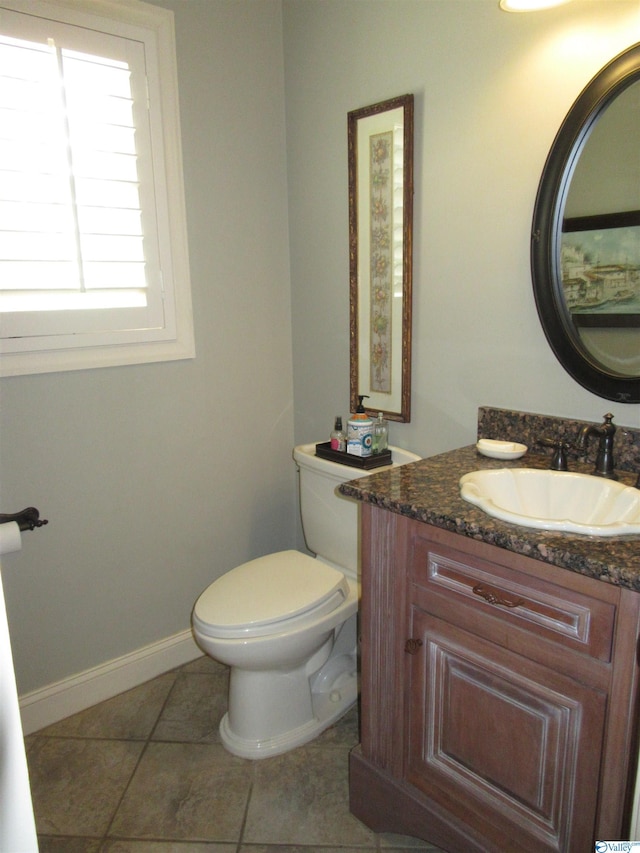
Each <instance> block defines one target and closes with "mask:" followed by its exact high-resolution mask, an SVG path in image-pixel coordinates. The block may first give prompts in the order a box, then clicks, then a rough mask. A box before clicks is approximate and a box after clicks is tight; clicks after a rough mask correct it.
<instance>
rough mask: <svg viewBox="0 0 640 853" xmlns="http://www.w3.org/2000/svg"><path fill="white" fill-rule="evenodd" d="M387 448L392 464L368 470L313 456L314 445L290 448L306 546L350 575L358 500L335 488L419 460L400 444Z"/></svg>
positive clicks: (353, 573) (355, 545)
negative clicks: (294, 464)
mask: <svg viewBox="0 0 640 853" xmlns="http://www.w3.org/2000/svg"><path fill="white" fill-rule="evenodd" d="M389 449H390V450H391V455H392V459H393V463H392V465H391V466H385V467H383V468H375V469H373V470H371V471H363V470H361V469H359V468H351V467H349V466H348V465H340V464H339V463H338V462H331V461H330V460H328V459H321V458H320V457H319V456H316V446H315V444H301V445H299V446H298V447H296V448H295V450H294V451H293V458H294V459H295V461H296V464H297V466H298V470H299V476H300V513H301V517H302V529H303V531H304V538H305V542H306V544H307V548H308V549H309V550H310V551H312V552H313V553H314V554H316V555H317V556H318V557H322V558H323V559H325V560H328V561H329V562H330V563H333V564H335V565H337V566H339V567H340V568H342V569H344V570H345V571H346V572H347V573H348V574H349V575H351V577H356V575H357V571H358V503H357V502H356V501H354V500H352V499H351V498H346V497H344V495H341V494H339V493H338V492H337V488H338V486H339V485H340V484H341V483H346V482H348V481H349V480H356V479H358V478H359V477H369V476H370V475H371V474H375V473H377V472H378V471H385V470H387V469H388V468H389V467H397V466H398V465H406V464H407V463H408V462H417V461H418V460H419V459H420V457H419V456H416V455H415V453H410V452H409V451H408V450H402V449H401V448H400V447H390V448H389Z"/></svg>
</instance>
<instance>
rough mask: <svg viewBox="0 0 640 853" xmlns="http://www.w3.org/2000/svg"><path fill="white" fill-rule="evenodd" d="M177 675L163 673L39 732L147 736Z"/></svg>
mask: <svg viewBox="0 0 640 853" xmlns="http://www.w3.org/2000/svg"><path fill="white" fill-rule="evenodd" d="M176 678H177V673H174V672H170V673H167V674H166V675H161V676H159V677H158V678H155V679H153V681H148V682H147V683H146V684H141V685H140V687H135V688H134V689H133V690H127V692H126V693H121V694H120V695H119V696H114V698H113V699H108V700H107V701H106V702H101V703H100V704H99V705H95V706H94V707H93V708H87V710H86V711H81V712H80V713H79V714H74V715H73V716H71V717H67V718H66V719H64V720H61V721H60V722H59V723H54V724H53V725H52V726H48V727H47V728H46V729H42V730H41V731H40V732H38V734H40V735H56V736H66V737H89V738H122V739H123V740H146V739H147V738H148V737H149V735H150V734H151V732H152V730H153V727H154V725H155V724H156V721H157V719H158V716H159V715H160V711H161V710H162V707H163V705H164V703H165V701H166V699H167V696H168V695H169V691H170V690H171V688H172V687H173V684H174V682H175V680H176Z"/></svg>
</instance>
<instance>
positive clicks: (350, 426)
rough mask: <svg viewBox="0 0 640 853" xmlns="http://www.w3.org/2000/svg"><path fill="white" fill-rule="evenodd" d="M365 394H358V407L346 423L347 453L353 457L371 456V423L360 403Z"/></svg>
mask: <svg viewBox="0 0 640 853" xmlns="http://www.w3.org/2000/svg"><path fill="white" fill-rule="evenodd" d="M367 396H368V395H367V394H358V407H357V409H356V410H355V412H354V414H353V415H351V417H350V418H349V420H348V421H347V453H351V454H352V455H353V456H371V445H372V442H373V422H372V420H371V418H370V417H369V415H368V414H367V413H366V411H365V409H364V406H363V405H362V401H363V400H364V398H365V397H367Z"/></svg>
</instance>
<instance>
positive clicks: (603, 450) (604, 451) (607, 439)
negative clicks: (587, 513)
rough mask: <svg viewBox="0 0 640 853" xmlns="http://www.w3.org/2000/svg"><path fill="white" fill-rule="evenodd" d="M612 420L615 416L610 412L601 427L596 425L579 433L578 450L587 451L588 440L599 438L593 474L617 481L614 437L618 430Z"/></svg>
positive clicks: (591, 425) (589, 425) (590, 425)
mask: <svg viewBox="0 0 640 853" xmlns="http://www.w3.org/2000/svg"><path fill="white" fill-rule="evenodd" d="M612 420H613V415H612V414H611V412H609V414H606V415H604V422H603V423H602V424H601V425H600V426H596V425H595V424H587V425H586V426H583V427H582V429H581V430H580V432H579V433H578V440H577V441H576V448H577V449H578V450H581V451H582V450H585V448H586V446H587V439H588V438H590V437H591V436H592V435H595V436H597V437H598V438H599V439H600V442H599V444H598V455H597V456H596V465H595V468H594V471H593V473H594V474H595V476H596V477H608V479H610V480H617V479H618V477H617V476H616V474H615V473H614V470H613V467H614V466H613V437H614V435H615V434H616V428H615V426H614V425H613V423H612Z"/></svg>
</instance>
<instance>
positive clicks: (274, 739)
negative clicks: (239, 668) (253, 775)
mask: <svg viewBox="0 0 640 853" xmlns="http://www.w3.org/2000/svg"><path fill="white" fill-rule="evenodd" d="M309 687H310V691H311V696H310V699H311V702H310V706H309V707H310V711H309V719H307V720H306V721H305V722H303V723H302V724H300V725H297V726H295V727H294V728H291V729H288V730H287V731H283V732H278V733H277V734H273V735H271V736H268V737H264V738H261V739H253V738H249V737H242V736H240V735H238V734H237V733H236V732H234V731H233V729H232V728H231V723H230V717H229V713H228V712H227V713H226V714H225V715H224V717H223V718H222V720H221V721H220V728H219V731H220V738H221V740H222V743H223V744H224V746H225V748H226V749H227V750H228V751H229V752H231V753H233V754H234V755H237V756H239V757H240V758H251V759H258V758H271V757H272V756H274V755H281V754H282V753H284V752H288V751H289V750H290V749H293V748H294V747H296V746H302V745H303V744H305V743H308V742H309V741H311V740H313V739H314V738H316V737H317V736H318V735H319V734H321V733H322V732H323V731H324V730H325V729H328V728H329V726H331V725H333V723H335V722H337V721H338V720H339V719H340V718H341V717H343V716H344V715H345V714H346V713H347V711H348V710H349V709H350V708H351V707H352V706H353V705H354V704H355V703H356V701H357V698H358V673H357V657H356V655H355V654H340V655H336V656H334V657H331V658H330V659H329V660H328V661H327V663H326V664H325V666H323V667H322V668H321V669H320V671H319V672H318V673H317V674H316V675H315V676H313V677H312V678H311V681H310V684H309Z"/></svg>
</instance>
